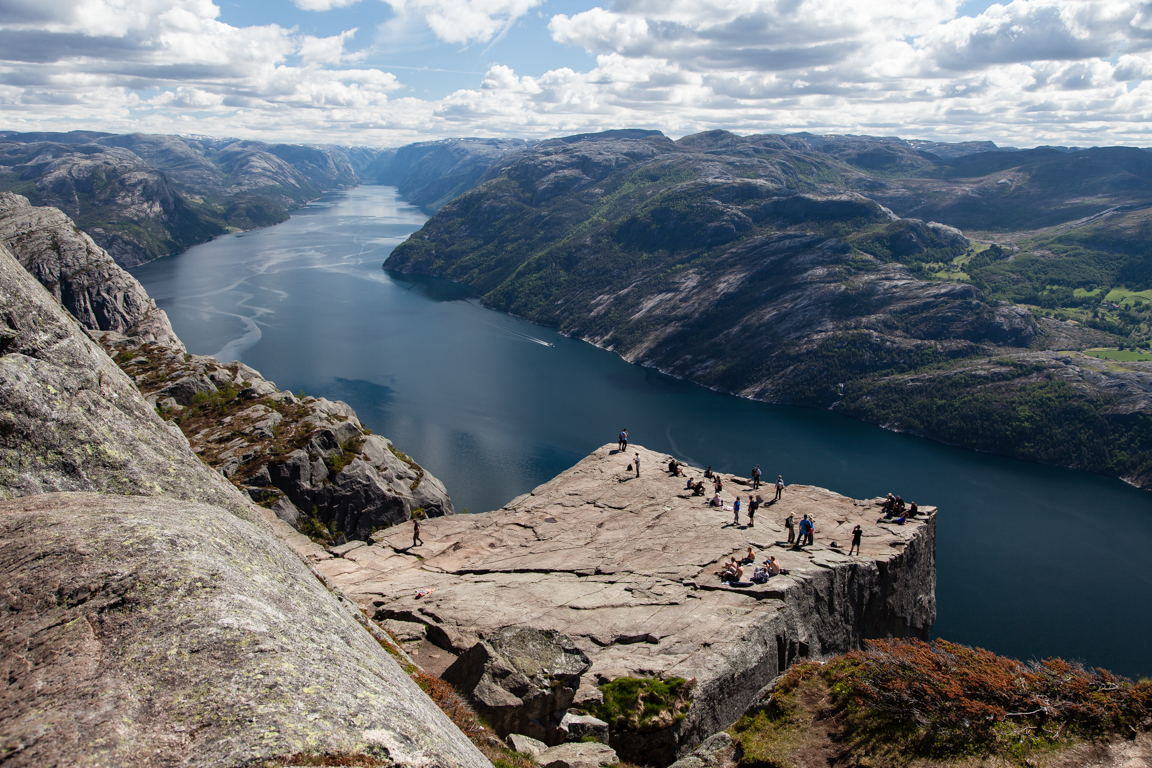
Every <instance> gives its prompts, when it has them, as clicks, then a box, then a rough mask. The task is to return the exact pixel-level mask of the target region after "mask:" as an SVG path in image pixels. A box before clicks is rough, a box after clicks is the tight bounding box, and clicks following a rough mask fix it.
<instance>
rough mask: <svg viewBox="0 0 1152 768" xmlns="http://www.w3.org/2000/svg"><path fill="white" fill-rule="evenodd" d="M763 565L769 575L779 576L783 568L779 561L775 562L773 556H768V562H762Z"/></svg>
mask: <svg viewBox="0 0 1152 768" xmlns="http://www.w3.org/2000/svg"><path fill="white" fill-rule="evenodd" d="M764 567H765V568H766V569H768V574H769V575H771V576H779V575H780V572H781V571H783V570H784V569H783V568H781V567H780V563H779V562H777V560H776V557H775V556H771V557H769V558H768V562H767V563H765V564H764Z"/></svg>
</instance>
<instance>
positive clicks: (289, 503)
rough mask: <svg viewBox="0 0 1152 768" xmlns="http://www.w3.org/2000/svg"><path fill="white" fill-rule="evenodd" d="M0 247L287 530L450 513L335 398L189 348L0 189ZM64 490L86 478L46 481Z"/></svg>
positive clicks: (122, 284)
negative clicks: (285, 388) (289, 387)
mask: <svg viewBox="0 0 1152 768" xmlns="http://www.w3.org/2000/svg"><path fill="white" fill-rule="evenodd" d="M0 243H6V244H8V245H9V246H10V247H11V248H12V249H13V250H14V251H15V253H16V254H17V256H18V260H19V262H20V264H21V265H22V266H23V267H24V268H25V270H27V271H28V273H30V274H31V275H32V276H34V277H36V278H37V279H38V280H39V281H40V282H41V283H42V284H43V285H44V286H45V287H46V288H48V289H49V290H50V291H52V292H53V294H54V296H55V297H56V299H57V301H58V302H60V303H61V305H62V306H64V307H65V308H66V309H68V310H69V312H70V313H71V314H72V316H73V317H74V318H76V319H78V320H79V321H80V323H81V325H82V326H83V327H85V328H87V329H88V330H89V331H90V332H91V333H92V335H93V336H94V337H96V338H98V339H99V340H100V341H101V343H103V345H104V346H105V349H106V350H107V351H108V352H109V354H111V355H112V356H113V357H114V358H115V360H116V362H118V363H119V364H120V365H121V367H123V368H124V369H125V370H127V371H128V372H129V373H130V374H131V376H132V377H133V381H134V383H135V386H136V388H138V389H139V390H141V391H142V392H143V394H144V395H145V396H146V398H147V402H148V403H149V404H150V405H152V406H156V405H157V404H159V405H160V410H161V412H162V413H164V415H165V416H166V417H167V419H169V420H170V423H174V424H176V425H178V426H179V427H181V428H182V429H183V432H184V434H185V435H186V436H187V438H188V439H189V440H190V441H191V444H192V447H193V449H194V450H195V452H196V453H197V454H199V455H200V457H201V459H203V460H204V461H205V462H207V463H208V465H209V466H210V467H213V468H214V469H217V470H219V471H220V472H221V473H222V474H223V475H224V477H227V478H229V479H231V480H232V483H233V484H234V485H235V486H237V487H239V488H241V489H243V490H246V491H247V493H248V494H249V495H250V496H251V497H252V498H254V499H256V500H257V501H260V502H262V503H264V504H265V505H267V506H269V507H271V508H273V509H274V510H275V511H276V513H277V514H278V515H279V516H280V517H281V518H282V519H284V520H285V521H286V522H288V523H290V524H292V525H293V526H295V527H296V528H298V529H301V530H305V529H306V530H309V531H310V532H311V533H312V534H313V535H316V536H321V537H327V536H331V537H336V536H338V535H344V536H348V537H353V538H361V539H363V538H367V537H368V536H369V535H370V534H371V533H372V531H373V530H375V529H377V528H381V527H384V526H388V525H394V524H396V523H399V522H402V521H405V520H408V519H409V518H410V517H411V515H412V514H413V512H415V511H417V510H422V514H423V515H425V516H429V517H432V516H438V515H445V514H452V512H453V508H452V502H451V500H450V499H449V498H448V494H447V491H446V490H445V489H444V486H443V484H442V483H441V482H440V481H439V480H437V479H436V478H435V477H433V476H432V475H430V474H428V473H427V472H425V471H424V469H423V468H422V467H420V465H419V464H417V463H416V462H414V461H413V460H412V459H411V458H409V457H408V456H406V455H405V454H403V453H402V452H401V451H399V450H398V449H396V448H395V446H393V445H392V443H391V442H390V441H389V440H387V439H386V438H383V437H380V436H378V435H372V434H371V433H370V431H369V430H367V429H365V428H364V426H363V425H362V424H361V423H360V421H359V420H358V419H357V418H356V414H355V412H353V411H352V409H351V408H350V407H348V406H347V405H346V404H345V403H342V402H331V401H328V400H325V399H316V398H312V397H306V398H297V397H296V396H294V395H293V394H292V393H290V392H281V391H280V390H279V389H278V388H277V387H276V385H275V384H273V383H272V382H269V381H267V380H265V379H264V378H263V377H262V376H261V375H260V374H259V372H257V371H255V370H253V369H251V368H249V367H247V366H244V365H241V364H239V363H231V364H228V365H224V364H221V363H220V362H219V361H217V360H215V359H214V358H211V357H202V356H194V355H189V354H188V353H187V352H186V351H185V349H184V345H183V344H182V343H181V342H180V340H179V339H178V338H177V337H176V335H175V333H173V331H172V327H171V325H170V324H169V322H168V318H167V316H166V315H165V314H164V312H162V311H160V310H159V309H157V308H156V305H155V303H154V302H153V301H152V300H151V299H150V298H149V297H148V295H147V293H146V292H145V291H144V288H143V287H142V286H141V285H140V284H139V282H137V281H136V279H135V278H133V277H132V276H131V275H129V274H128V273H127V272H125V271H124V270H123V269H121V268H120V267H119V266H117V265H116V264H115V262H113V260H112V259H111V257H109V255H108V254H107V253H106V252H104V251H103V249H101V248H100V247H99V246H97V245H96V244H95V243H93V242H92V240H91V239H90V238H88V237H87V236H86V235H84V234H83V233H81V232H79V231H78V230H77V229H76V227H75V225H74V224H73V223H72V222H71V221H70V220H69V219H68V217H67V216H65V215H64V214H63V213H61V212H60V211H58V210H56V209H54V208H38V207H32V206H31V205H29V203H28V201H27V200H26V199H25V198H23V197H20V196H19V195H13V194H10V193H0ZM17 316H19V312H18V314H17ZM62 332H63V331H62ZM73 335H74V334H73ZM77 343H79V344H89V343H90V342H89V341H88V339H83V338H81V337H77ZM118 380H119V379H118ZM197 470H198V471H199V470H200V468H199V467H197ZM213 480H214V481H215V480H216V477H215V476H213ZM74 487H76V488H87V487H88V486H70V485H64V486H60V487H58V488H57V487H56V486H52V489H55V490H62V489H72V488H74Z"/></svg>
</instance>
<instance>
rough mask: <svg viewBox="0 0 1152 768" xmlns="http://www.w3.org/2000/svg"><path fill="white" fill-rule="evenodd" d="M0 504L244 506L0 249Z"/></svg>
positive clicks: (243, 510)
mask: <svg viewBox="0 0 1152 768" xmlns="http://www.w3.org/2000/svg"><path fill="white" fill-rule="evenodd" d="M0 288H2V290H3V295H4V303H3V306H2V307H0V313H2V316H3V321H4V322H3V325H0V496H3V497H4V498H11V497H13V496H28V495H33V494H38V493H46V492H50V491H100V492H105V493H117V494H131V495H148V496H152V495H165V496H171V497H174V498H179V499H187V500H196V501H205V502H208V503H212V504H216V505H219V506H223V507H226V508H228V509H231V510H233V511H234V512H237V513H238V514H249V513H248V512H247V505H246V504H245V503H244V502H243V500H242V499H241V497H240V496H239V495H238V494H237V493H236V491H235V489H234V488H233V487H232V486H231V485H229V484H228V483H227V482H226V481H225V480H224V479H223V478H222V477H221V476H220V474H219V473H217V472H213V471H212V470H210V469H209V468H208V467H206V466H205V465H204V463H203V462H202V461H200V460H199V459H198V458H196V456H195V455H194V454H192V452H191V451H189V450H188V441H187V440H186V439H185V437H184V436H183V435H182V434H181V433H180V431H179V430H178V429H176V428H175V427H173V426H172V425H170V424H168V423H165V422H164V421H163V420H161V419H160V418H159V416H157V414H156V411H155V409H154V408H153V407H152V406H151V405H150V404H149V403H147V402H146V401H145V400H144V398H143V397H141V396H140V393H139V391H138V390H137V389H136V387H135V386H134V385H133V383H132V381H131V380H130V379H129V378H128V377H127V376H126V375H125V374H124V373H123V371H121V370H120V369H119V368H118V367H117V366H116V365H115V364H114V363H113V362H112V361H111V360H109V359H108V356H107V355H106V354H104V351H103V350H102V349H100V347H99V346H98V345H97V344H96V343H95V342H93V341H92V340H91V339H89V338H88V337H87V336H86V335H85V334H84V332H83V331H82V330H81V329H80V327H79V326H78V325H77V324H76V323H75V322H74V321H73V320H71V319H70V318H68V317H67V316H66V315H65V314H64V312H63V310H62V309H61V308H60V306H59V305H58V304H57V303H56V301H55V300H54V299H53V298H52V296H51V295H49V294H48V292H47V291H46V290H45V289H44V288H43V286H41V285H40V284H39V283H38V282H37V281H36V280H35V279H33V277H32V276H31V275H30V274H28V272H26V271H25V270H24V268H23V267H21V266H20V264H19V263H18V262H17V261H16V259H15V258H14V257H13V256H12V254H10V253H9V252H8V250H7V249H6V248H4V247H3V246H0Z"/></svg>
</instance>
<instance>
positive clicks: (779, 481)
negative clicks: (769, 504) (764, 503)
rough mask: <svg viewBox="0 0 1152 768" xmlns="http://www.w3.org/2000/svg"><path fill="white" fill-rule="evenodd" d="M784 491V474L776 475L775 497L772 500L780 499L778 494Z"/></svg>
mask: <svg viewBox="0 0 1152 768" xmlns="http://www.w3.org/2000/svg"><path fill="white" fill-rule="evenodd" d="M782 493H784V475H777V476H776V498H775V499H774V501H780V494H782Z"/></svg>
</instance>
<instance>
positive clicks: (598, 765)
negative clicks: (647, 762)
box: [536, 741, 620, 768]
mask: <svg viewBox="0 0 1152 768" xmlns="http://www.w3.org/2000/svg"><path fill="white" fill-rule="evenodd" d="M536 762H537V763H538V764H539V765H541V766H543V768H608V766H612V765H618V764H619V763H620V758H619V757H617V756H616V750H614V749H612V747H610V746H608V745H607V744H598V743H596V742H594V741H591V742H587V743H583V744H561V745H560V746H558V747H550V748H549V749H547V750H546V751H545V752H543V753H542V754H540V755H538V756H537V757H536Z"/></svg>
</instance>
